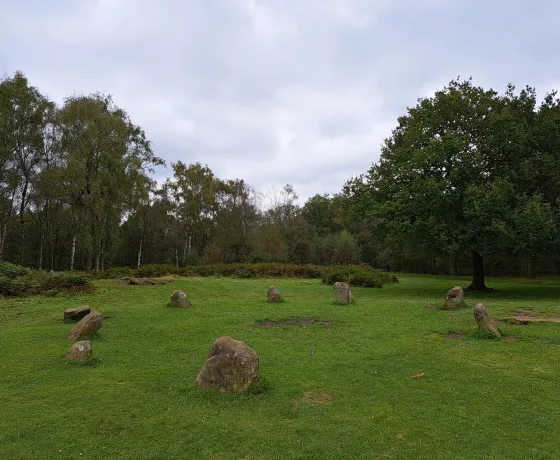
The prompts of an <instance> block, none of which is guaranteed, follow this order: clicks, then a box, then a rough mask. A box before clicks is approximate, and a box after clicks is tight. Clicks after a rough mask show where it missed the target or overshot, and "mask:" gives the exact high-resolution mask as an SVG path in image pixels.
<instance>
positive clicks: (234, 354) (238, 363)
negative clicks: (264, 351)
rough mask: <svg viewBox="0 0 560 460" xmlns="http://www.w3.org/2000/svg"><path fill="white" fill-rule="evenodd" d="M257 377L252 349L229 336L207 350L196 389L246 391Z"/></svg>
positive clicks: (255, 359) (257, 361)
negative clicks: (206, 358)
mask: <svg viewBox="0 0 560 460" xmlns="http://www.w3.org/2000/svg"><path fill="white" fill-rule="evenodd" d="M258 377H259V356H258V355H257V353H256V352H255V350H253V349H252V348H251V347H249V346H248V345H246V344H245V343H244V342H241V341H240V340H235V339H233V338H231V337H220V338H218V339H216V341H215V342H214V343H213V344H212V346H211V347H210V352H209V353H208V360H207V361H206V363H204V366H202V369H201V370H200V372H199V373H198V376H197V378H196V385H197V387H198V388H219V389H220V391H223V392H225V391H227V392H231V391H235V392H242V391H246V390H247V388H248V387H249V385H251V383H252V382H253V381H254V380H256V379H258Z"/></svg>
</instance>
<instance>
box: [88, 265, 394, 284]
mask: <svg viewBox="0 0 560 460" xmlns="http://www.w3.org/2000/svg"><path fill="white" fill-rule="evenodd" d="M169 275H177V276H201V277H207V276H229V277H233V278H322V280H323V282H324V283H326V284H333V283H335V282H336V281H348V282H350V284H352V286H363V287H381V286H383V285H384V284H388V283H394V282H398V280H397V278H396V277H395V276H394V275H391V274H389V273H386V272H382V271H380V270H374V269H372V268H371V267H369V266H368V265H364V264H362V265H333V266H323V265H311V264H301V265H300V264H280V263H260V264H211V265H191V266H187V267H176V266H175V265H157V264H150V265H144V266H143V267H141V268H140V269H138V270H134V269H131V268H127V267H117V268H111V269H109V270H106V271H104V272H100V274H99V276H98V278H100V279H111V278H112V279H115V278H122V277H123V276H135V277H140V278H156V277H160V276H169Z"/></svg>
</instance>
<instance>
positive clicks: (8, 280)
mask: <svg viewBox="0 0 560 460" xmlns="http://www.w3.org/2000/svg"><path fill="white" fill-rule="evenodd" d="M92 288H93V284H92V282H91V279H90V278H89V277H88V276H87V275H86V274H85V273H81V272H46V271H41V270H31V269H29V268H26V267H22V266H21V265H15V264H11V263H9V262H0V294H2V295H6V296H17V295H22V294H48V295H56V294H57V293H58V292H69V291H88V290H91V289H92Z"/></svg>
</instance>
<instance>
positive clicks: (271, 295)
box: [266, 286, 282, 302]
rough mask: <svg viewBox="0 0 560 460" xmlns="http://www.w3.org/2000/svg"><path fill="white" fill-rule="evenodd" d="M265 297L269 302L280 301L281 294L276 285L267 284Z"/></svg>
mask: <svg viewBox="0 0 560 460" xmlns="http://www.w3.org/2000/svg"><path fill="white" fill-rule="evenodd" d="M266 297H267V299H268V301H269V302H282V296H281V295H280V291H279V290H278V289H277V288H276V286H269V288H268V293H267V295H266Z"/></svg>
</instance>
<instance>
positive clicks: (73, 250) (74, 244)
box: [70, 233, 76, 271]
mask: <svg viewBox="0 0 560 460" xmlns="http://www.w3.org/2000/svg"><path fill="white" fill-rule="evenodd" d="M75 256H76V234H75V233H74V238H72V254H71V255H70V271H72V270H74V257H75Z"/></svg>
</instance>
